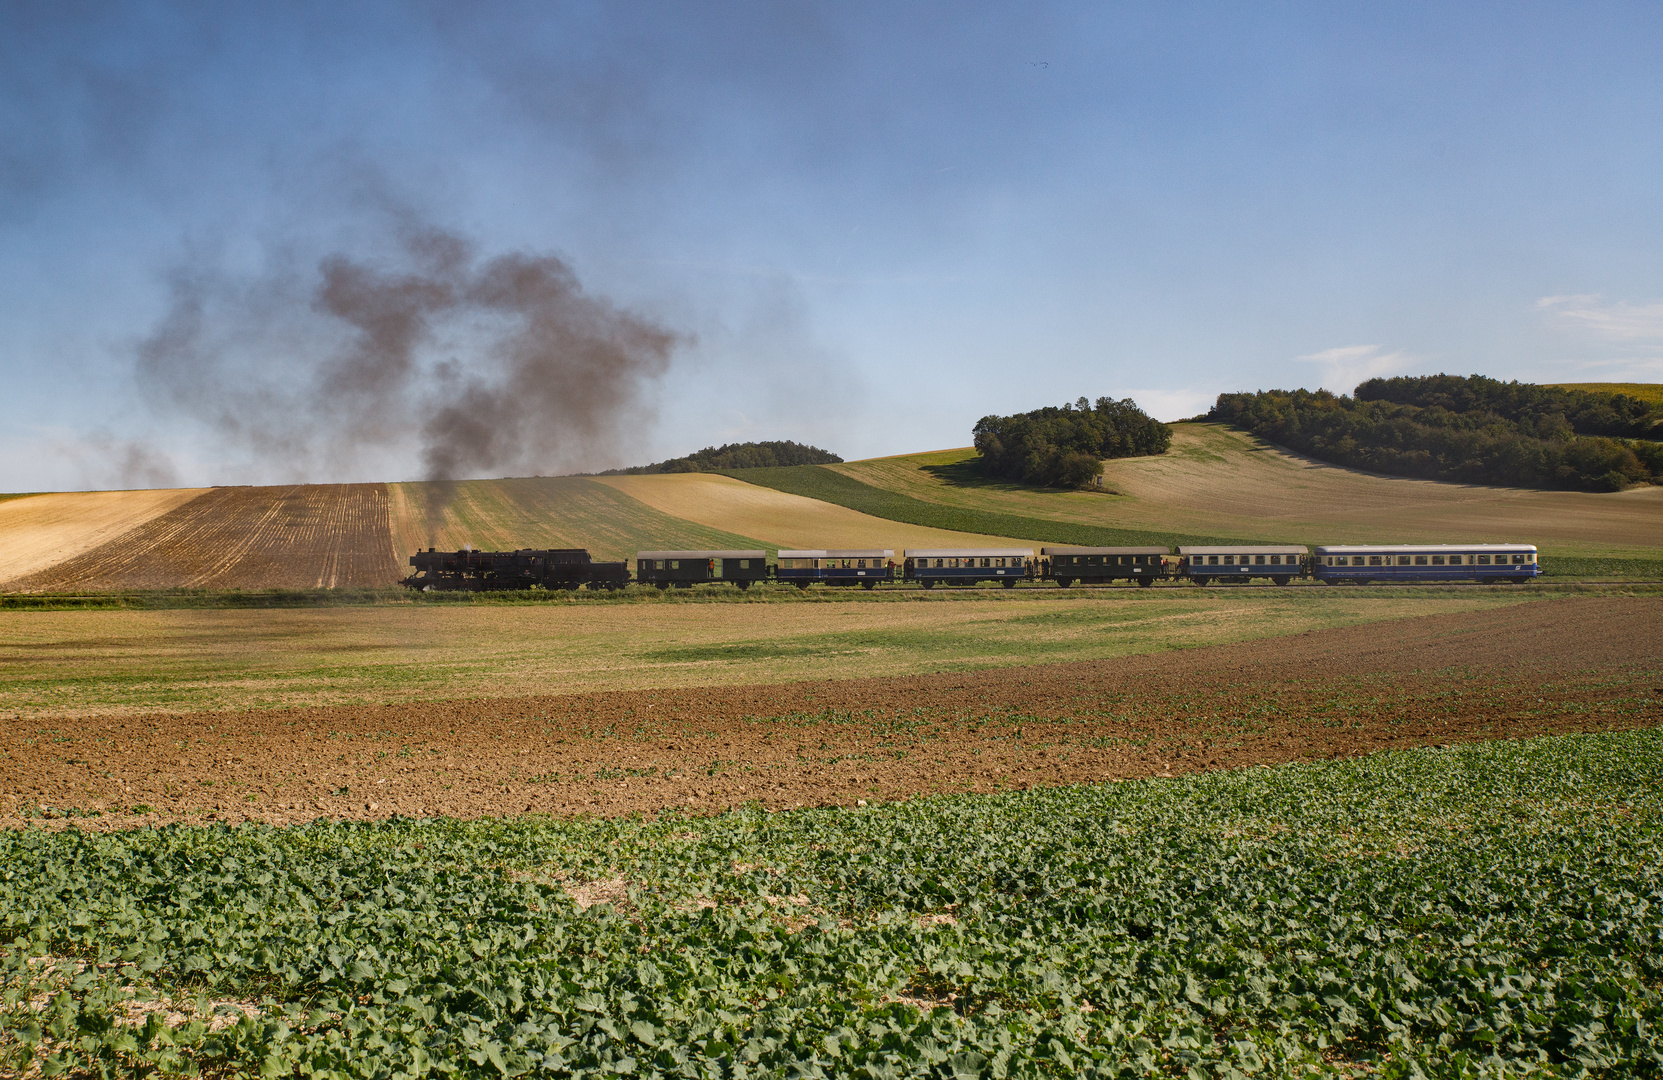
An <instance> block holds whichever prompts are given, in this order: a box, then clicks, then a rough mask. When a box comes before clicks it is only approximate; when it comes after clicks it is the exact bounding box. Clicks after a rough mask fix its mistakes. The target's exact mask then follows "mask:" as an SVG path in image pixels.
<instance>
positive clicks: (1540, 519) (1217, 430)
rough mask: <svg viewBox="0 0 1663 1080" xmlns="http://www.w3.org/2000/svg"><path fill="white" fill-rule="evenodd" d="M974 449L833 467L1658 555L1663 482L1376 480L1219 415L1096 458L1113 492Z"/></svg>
mask: <svg viewBox="0 0 1663 1080" xmlns="http://www.w3.org/2000/svg"><path fill="white" fill-rule="evenodd" d="M974 457H975V451H974V450H970V449H964V450H949V451H938V452H936V453H932V454H911V455H906V456H903V457H893V458H878V459H875V460H872V461H857V462H849V463H847V464H843V465H829V466H826V467H827V468H830V469H835V470H836V471H838V472H841V473H844V474H845V475H847V476H851V477H853V478H855V479H857V480H860V481H862V482H864V483H867V484H872V485H873V486H876V487H881V488H886V489H889V490H893V491H899V492H901V493H903V494H907V495H912V496H914V497H916V498H919V499H924V500H926V501H929V502H937V503H942V504H944V505H948V506H963V507H971V508H975V509H981V510H992V511H999V512H1003V513H1012V514H1025V515H1028V516H1030V517H1044V518H1050V519H1052V520H1059V521H1078V522H1082V523H1085V524H1093V525H1107V526H1114V527H1118V528H1127V529H1148V530H1152V531H1156V532H1184V533H1195V534H1201V535H1212V536H1233V537H1241V538H1246V539H1256V540H1261V541H1264V542H1276V541H1281V542H1294V543H1331V544H1339V543H1399V542H1408V543H1433V542H1445V541H1447V542H1452V543H1460V542H1472V543H1478V542H1486V541H1488V542H1530V543H1536V544H1544V545H1556V546H1559V547H1561V548H1564V549H1572V550H1575V549H1593V548H1599V549H1602V550H1606V551H1610V550H1612V549H1617V550H1623V551H1626V552H1631V553H1635V554H1639V553H1649V554H1653V555H1655V554H1656V553H1657V552H1658V551H1659V550H1660V549H1663V528H1660V527H1659V523H1663V487H1642V488H1636V489H1633V490H1630V491H1623V492H1616V493H1613V494H1608V495H1597V494H1591V493H1587V492H1579V491H1531V490H1525V489H1521V488H1499V487H1479V486H1474V485H1467V484H1448V483H1442V482H1440V481H1436V480H1406V479H1401V478H1395V477H1387V476H1376V475H1374V474H1371V473H1364V472H1358V471H1355V470H1352V469H1346V468H1343V467H1341V466H1338V465H1329V464H1327V463H1325V462H1320V461H1316V460H1314V459H1311V458H1305V457H1301V456H1299V455H1297V454H1294V453H1292V452H1290V451H1287V450H1283V449H1281V448H1279V447H1275V446H1272V445H1270V444H1269V443H1266V442H1263V441H1261V440H1259V439H1257V438H1255V437H1254V436H1252V435H1249V434H1247V433H1245V432H1241V431H1237V430H1235V429H1233V428H1229V427H1226V426H1224V425H1222V424H1200V423H1184V424H1174V425H1172V448H1171V449H1170V450H1169V451H1168V452H1167V453H1165V454H1162V455H1160V456H1157V457H1142V458H1121V459H1118V460H1114V461H1105V462H1104V463H1103V484H1104V486H1105V487H1107V488H1110V489H1112V490H1113V491H1114V492H1117V493H1118V494H1114V495H1108V494H1099V493H1095V492H1062V491H1036V490H1034V489H1032V488H1022V487H1020V486H1018V485H1014V484H1009V483H1003V482H989V481H986V480H984V479H983V478H982V477H981V476H980V474H979V473H977V472H976V471H975V467H974V464H973V461H972V459H973V458H974Z"/></svg>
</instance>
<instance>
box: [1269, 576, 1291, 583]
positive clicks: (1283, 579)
mask: <svg viewBox="0 0 1663 1080" xmlns="http://www.w3.org/2000/svg"><path fill="white" fill-rule="evenodd" d="M1270 580H1272V581H1274V582H1276V584H1278V585H1286V584H1287V583H1288V576H1287V575H1286V574H1277V575H1276V576H1275V577H1273V578H1271V579H1270Z"/></svg>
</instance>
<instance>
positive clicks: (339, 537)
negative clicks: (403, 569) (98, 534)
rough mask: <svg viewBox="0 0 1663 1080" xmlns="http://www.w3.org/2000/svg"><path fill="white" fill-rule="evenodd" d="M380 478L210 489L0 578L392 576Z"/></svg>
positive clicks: (236, 580)
mask: <svg viewBox="0 0 1663 1080" xmlns="http://www.w3.org/2000/svg"><path fill="white" fill-rule="evenodd" d="M389 541H390V533H389V530H388V519H387V488H386V485H385V484H291V485H285V486H281V487H228V488H214V489H213V490H211V491H208V492H207V493H205V494H203V495H200V496H198V497H196V498H194V499H191V500H190V501H189V502H186V503H184V504H182V505H180V506H178V507H176V508H175V509H173V510H171V511H169V512H167V513H165V514H161V515H160V516H157V517H155V518H152V519H151V520H149V521H146V522H145V523H144V524H142V525H139V526H138V527H137V528H133V529H129V530H127V531H126V532H123V533H122V534H121V535H120V536H117V537H116V538H114V539H113V540H110V541H108V542H107V543H103V544H100V545H98V546H97V547H94V548H91V549H90V550H87V551H84V552H82V553H81V554H79V555H77V556H75V557H74V558H70V559H65V560H63V561H61V562H58V563H55V564H53V565H51V566H48V567H45V568H43V569H40V570H37V571H36V572H35V573H33V574H29V575H27V576H24V577H20V578H16V579H14V580H12V581H10V582H7V583H6V587H7V588H8V589H10V590H16V591H20V592H63V591H67V590H80V589H92V590H100V589H168V588H199V589H271V588H296V589H307V588H337V587H344V586H372V585H386V584H391V583H392V582H394V581H396V580H397V572H398V571H397V564H396V562H395V561H394V558H393V551H392V545H391V543H390V542H389Z"/></svg>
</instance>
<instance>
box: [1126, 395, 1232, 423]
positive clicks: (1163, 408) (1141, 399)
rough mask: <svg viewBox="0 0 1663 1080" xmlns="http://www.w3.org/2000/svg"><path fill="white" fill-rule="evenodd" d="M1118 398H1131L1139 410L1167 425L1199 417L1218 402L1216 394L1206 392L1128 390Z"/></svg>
mask: <svg viewBox="0 0 1663 1080" xmlns="http://www.w3.org/2000/svg"><path fill="white" fill-rule="evenodd" d="M1118 396H1120V397H1129V398H1131V399H1132V400H1133V401H1135V402H1137V403H1138V408H1140V409H1142V410H1143V411H1144V412H1146V413H1148V414H1149V415H1150V416H1153V417H1154V418H1155V419H1157V420H1159V421H1161V422H1163V423H1167V424H1170V423H1171V422H1172V421H1174V420H1187V419H1189V418H1190V417H1192V416H1199V415H1200V414H1201V413H1204V412H1206V411H1207V410H1208V409H1210V408H1212V407H1213V402H1214V401H1217V400H1218V396H1217V395H1216V394H1209V393H1208V392H1207V391H1205V390H1172V389H1160V390H1128V391H1126V392H1125V393H1123V394H1120V395H1118Z"/></svg>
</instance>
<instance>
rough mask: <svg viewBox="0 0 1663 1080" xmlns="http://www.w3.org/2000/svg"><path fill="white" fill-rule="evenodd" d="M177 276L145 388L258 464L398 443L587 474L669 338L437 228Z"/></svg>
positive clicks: (665, 362) (351, 456)
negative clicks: (301, 265) (373, 256)
mask: <svg viewBox="0 0 1663 1080" xmlns="http://www.w3.org/2000/svg"><path fill="white" fill-rule="evenodd" d="M173 286H174V287H173V294H174V298H173V305H172V308H171V310H170V311H169V313H168V315H167V316H166V317H165V318H164V319H163V320H162V322H161V323H160V324H159V325H158V327H157V328H156V330H155V331H154V332H153V333H152V334H151V335H150V337H148V338H147V339H146V340H145V341H144V342H143V343H142V344H141V345H140V348H139V356H138V373H139V376H140V383H141V385H142V386H143V387H144V389H145V391H146V393H147V395H148V396H149V398H150V399H151V401H152V403H153V404H156V405H158V406H161V407H164V408H167V409H168V410H169V411H174V410H182V411H184V412H186V413H187V414H189V415H191V416H193V417H195V418H196V419H198V420H199V421H203V422H205V423H206V424H208V425H209V427H210V428H211V429H212V430H213V431H215V432H216V433H217V434H218V435H219V436H220V437H221V438H223V439H226V440H228V441H229V442H231V443H234V444H237V445H238V446H239V447H241V448H243V449H244V450H255V451H257V452H258V453H260V454H265V455H276V456H278V457H279V458H280V463H279V464H278V467H276V468H268V469H263V470H259V469H258V467H257V471H263V472H265V473H266V474H268V475H269V474H271V473H278V472H287V473H288V474H289V475H290V476H291V477H292V476H293V475H294V474H295V473H297V472H301V473H306V474H309V475H308V476H307V478H310V479H319V478H335V477H341V476H342V475H344V474H346V473H349V472H351V471H352V469H353V467H354V466H355V465H356V464H357V463H358V462H359V460H360V459H361V457H362V456H363V455H364V454H365V452H366V451H380V452H382V455H383V458H384V457H385V452H387V451H399V450H404V451H406V452H412V451H413V452H414V453H416V454H418V455H419V457H420V461H421V474H422V476H423V477H424V478H425V479H428V480H434V481H446V482H449V481H455V480H457V479H460V478H465V477H469V476H479V475H486V474H491V475H500V474H501V473H502V472H503V471H505V470H522V471H525V472H539V473H547V472H556V471H562V470H571V469H576V468H582V467H592V466H593V465H594V464H595V463H597V462H599V461H603V460H605V459H606V458H607V457H608V456H609V455H610V454H611V453H612V452H613V451H614V449H615V448H616V446H617V442H618V439H619V438H620V435H621V427H622V425H623V423H624V421H625V420H626V419H627V418H628V417H630V415H631V414H632V411H633V410H634V409H635V408H636V406H637V403H638V402H639V400H640V397H641V394H642V391H643V390H644V389H645V387H646V386H647V385H648V384H649V383H650V382H651V381H653V380H655V379H657V378H658V377H659V376H661V375H662V374H663V373H664V372H665V371H666V370H667V369H668V367H669V362H670V357H671V354H672V353H673V351H674V349H675V348H676V346H677V345H678V344H679V343H680V342H681V338H680V336H679V335H677V334H676V333H674V332H673V331H671V330H668V329H666V328H665V327H663V326H661V325H659V324H657V323H656V322H654V321H652V320H650V319H648V318H645V317H643V316H641V315H637V314H633V313H631V312H628V311H623V310H620V309H619V308H617V307H615V306H613V305H612V304H611V303H609V302H608V301H606V300H605V299H602V298H599V297H595V296H591V295H589V294H587V293H585V292H584V291H583V287H582V285H581V284H580V283H579V281H578V279H577V276H576V275H575V274H574V273H573V272H572V269H571V268H570V267H569V266H567V265H566V264H565V263H564V262H563V261H561V260H560V259H558V258H556V257H554V256H552V255H532V254H524V253H513V254H506V255H500V256H497V257H494V258H490V259H485V260H481V259H480V258H479V257H478V255H477V253H476V251H475V248H474V245H473V244H471V243H470V242H469V241H468V240H466V239H465V238H463V237H460V236H458V235H456V234H454V233H451V232H446V231H443V230H439V229H433V228H422V229H411V230H408V231H407V232H406V233H405V234H404V236H403V237H402V238H401V241H400V243H399V245H398V249H397V252H396V254H395V255H394V257H392V258H390V259H385V260H379V261H371V260H368V259H355V258H351V257H348V256H345V255H334V256H330V257H328V258H325V259H323V260H322V261H321V262H320V263H318V264H317V267H316V270H315V272H312V273H302V272H296V271H293V270H282V271H278V272H274V273H270V274H267V275H265V276H264V277H262V278H261V279H259V280H257V281H254V282H252V283H239V282H236V281H233V280H231V279H228V278H226V277H225V276H223V275H203V274H179V275H176V277H175V280H174V283H173ZM440 356H442V357H443V359H439V357H440ZM440 510H441V511H442V506H441V507H440Z"/></svg>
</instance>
